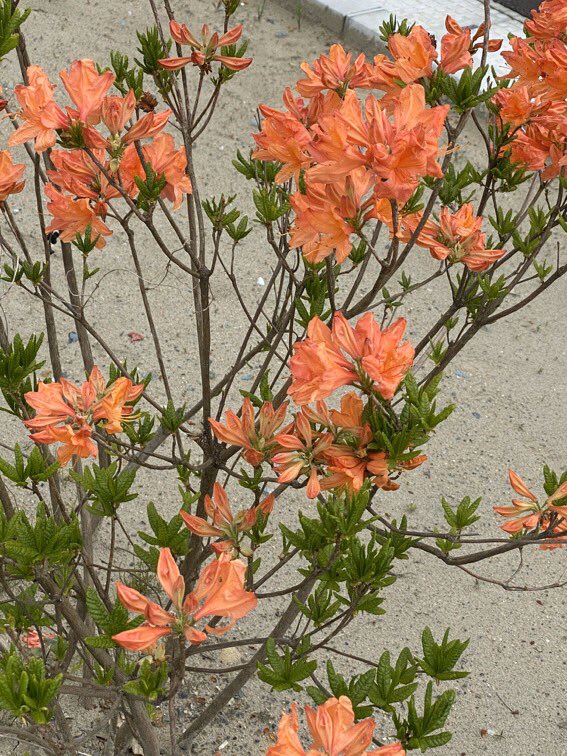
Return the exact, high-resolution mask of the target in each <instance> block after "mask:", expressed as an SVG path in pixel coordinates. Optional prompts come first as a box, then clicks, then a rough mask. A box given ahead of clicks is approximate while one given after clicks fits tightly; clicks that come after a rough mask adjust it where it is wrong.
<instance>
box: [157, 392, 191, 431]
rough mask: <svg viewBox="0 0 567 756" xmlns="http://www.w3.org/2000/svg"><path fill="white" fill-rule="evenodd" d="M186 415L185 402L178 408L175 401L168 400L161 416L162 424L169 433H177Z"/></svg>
mask: <svg viewBox="0 0 567 756" xmlns="http://www.w3.org/2000/svg"><path fill="white" fill-rule="evenodd" d="M184 416H185V404H182V405H181V407H178V408H176V407H175V406H174V404H173V402H172V401H171V400H170V401H168V403H167V405H166V408H165V410H164V411H163V414H162V416H161V417H160V420H159V422H160V425H161V427H162V428H163V429H164V430H166V431H167V432H168V433H172V434H173V433H175V431H177V430H178V429H179V427H180V426H181V425H182V424H183V418H184Z"/></svg>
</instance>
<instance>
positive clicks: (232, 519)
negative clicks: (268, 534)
mask: <svg viewBox="0 0 567 756" xmlns="http://www.w3.org/2000/svg"><path fill="white" fill-rule="evenodd" d="M273 506H274V497H273V496H271V495H270V496H268V497H267V498H266V499H264V501H263V502H261V503H260V504H258V505H256V506H253V507H249V508H248V509H241V510H240V511H239V512H237V514H236V515H233V514H232V511H231V508H230V503H229V501H228V496H227V495H226V491H225V490H224V488H223V487H222V486H221V485H220V484H219V483H215V485H214V488H213V497H212V498H211V497H210V496H208V495H207V496H205V511H206V513H207V515H208V516H209V518H210V519H211V520H212V524H210V523H209V522H207V520H204V519H203V518H202V517H197V516H196V515H191V514H188V513H187V512H185V511H184V510H183V509H182V510H181V511H180V512H179V514H180V515H181V517H182V519H183V521H184V522H185V525H186V526H187V527H188V528H189V530H190V531H191V532H192V533H195V534H196V535H198V536H200V537H201V538H208V537H215V536H218V537H220V538H223V540H222V541H219V542H217V543H214V544H213V545H212V548H213V549H214V550H215V551H216V552H217V553H221V552H223V551H231V552H232V551H238V549H237V548H236V549H235V546H237V544H238V540H239V533H242V532H245V531H247V530H250V528H253V527H254V525H255V524H256V522H257V520H258V516H259V515H260V514H264V515H267V514H269V513H270V512H271V511H272V509H273Z"/></svg>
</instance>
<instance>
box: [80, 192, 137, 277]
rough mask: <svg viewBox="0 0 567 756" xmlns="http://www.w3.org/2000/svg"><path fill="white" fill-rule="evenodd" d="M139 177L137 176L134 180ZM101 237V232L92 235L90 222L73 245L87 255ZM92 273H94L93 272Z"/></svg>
mask: <svg viewBox="0 0 567 756" xmlns="http://www.w3.org/2000/svg"><path fill="white" fill-rule="evenodd" d="M136 180H137V179H136V178H135V179H134V181H136ZM99 239H100V234H97V235H96V236H95V237H94V238H93V235H92V227H91V226H90V224H89V225H88V226H87V227H86V229H85V233H84V234H77V235H76V236H75V239H74V240H73V246H75V247H76V248H77V249H78V250H79V252H80V253H81V254H82V255H84V256H85V257H87V255H89V254H90V253H91V252H92V251H93V249H95V248H96V245H97V242H98V240H99ZM91 275H93V274H92V273H91Z"/></svg>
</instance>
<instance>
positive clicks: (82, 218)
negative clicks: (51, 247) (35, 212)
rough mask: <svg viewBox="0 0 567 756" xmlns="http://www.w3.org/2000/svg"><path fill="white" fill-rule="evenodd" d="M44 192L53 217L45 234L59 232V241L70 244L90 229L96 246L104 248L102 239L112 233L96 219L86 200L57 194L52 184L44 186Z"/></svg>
mask: <svg viewBox="0 0 567 756" xmlns="http://www.w3.org/2000/svg"><path fill="white" fill-rule="evenodd" d="M44 191H45V194H46V195H47V197H48V198H49V202H48V203H47V209H48V210H49V212H50V213H51V215H52V216H53V220H52V221H51V223H50V224H49V225H48V226H47V228H46V229H45V230H46V232H47V233H51V232H52V231H59V233H60V234H61V241H64V242H71V241H74V239H75V238H76V236H77V234H84V233H85V231H86V230H87V228H89V227H90V229H91V237H92V238H93V239H94V238H96V246H97V247H98V248H99V249H102V247H104V246H105V244H106V242H105V241H104V238H103V237H105V236H111V235H112V231H111V230H110V229H109V228H108V226H107V225H106V224H105V223H104V222H103V221H102V220H101V219H100V218H99V217H98V215H97V213H96V212H95V210H94V209H93V208H92V207H91V205H90V203H89V201H88V199H73V197H71V196H68V195H65V194H62V193H61V192H59V191H58V190H57V189H56V188H55V186H54V185H53V184H46V185H45V188H44Z"/></svg>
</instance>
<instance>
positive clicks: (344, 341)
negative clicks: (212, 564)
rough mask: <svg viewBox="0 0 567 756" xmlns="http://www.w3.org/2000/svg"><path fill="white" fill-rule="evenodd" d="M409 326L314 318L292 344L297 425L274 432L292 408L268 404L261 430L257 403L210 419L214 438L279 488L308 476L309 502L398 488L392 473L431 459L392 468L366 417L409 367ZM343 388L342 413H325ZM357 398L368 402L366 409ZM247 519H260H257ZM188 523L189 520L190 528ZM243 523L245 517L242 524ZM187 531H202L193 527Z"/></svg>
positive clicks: (337, 317)
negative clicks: (369, 488) (267, 468)
mask: <svg viewBox="0 0 567 756" xmlns="http://www.w3.org/2000/svg"><path fill="white" fill-rule="evenodd" d="M405 326H406V323H405V320H404V319H403V318H400V319H399V320H397V321H396V322H395V323H393V324H392V325H391V326H389V327H388V328H386V329H384V330H381V329H380V327H379V325H378V323H377V322H376V321H375V319H374V316H373V315H372V313H367V314H366V315H363V316H362V317H361V318H360V319H359V320H358V322H357V323H356V326H355V327H354V328H353V327H352V326H351V325H350V324H349V323H348V321H347V320H346V318H345V317H344V315H342V313H340V312H337V313H336V314H335V316H334V318H333V324H332V328H329V326H327V325H326V324H325V323H323V322H322V321H321V320H320V319H319V318H318V317H315V318H313V319H312V320H311V321H310V322H309V327H308V330H307V338H305V339H304V340H303V341H299V342H297V343H296V344H295V346H294V355H293V357H292V358H291V360H290V370H291V375H292V381H291V385H290V387H289V390H288V393H289V395H290V396H291V398H292V399H293V401H294V403H295V404H296V405H298V407H299V409H298V411H297V412H296V413H295V415H294V418H293V421H292V422H291V423H289V424H288V425H286V426H285V427H284V428H282V429H281V430H279V432H277V431H278V429H280V426H281V425H282V424H283V422H284V420H285V415H286V411H287V405H285V404H282V405H281V406H280V407H279V409H278V410H277V412H276V411H275V410H274V408H273V406H272V404H271V403H270V402H265V403H264V404H263V406H262V408H261V409H260V411H259V413H258V423H257V424H256V422H255V419H254V409H253V406H252V403H251V402H250V400H249V399H245V401H244V405H243V407H242V412H241V416H240V417H238V416H237V415H235V414H234V413H233V412H227V414H226V421H225V423H224V424H223V423H220V422H218V421H216V420H210V423H211V426H212V429H213V432H214V433H215V436H216V437H217V438H218V439H219V440H220V441H224V442H225V443H230V444H234V445H235V446H238V447H240V448H242V449H243V450H244V458H245V459H246V460H247V461H248V462H249V463H250V464H252V465H254V466H259V465H261V464H262V463H263V462H268V463H269V464H270V465H271V466H272V467H273V469H274V471H275V472H276V473H277V475H278V481H279V482H280V483H289V482H291V481H293V480H296V479H297V478H299V477H301V476H306V478H307V488H306V492H307V495H308V496H309V498H315V497H316V496H318V495H319V493H320V492H321V491H322V490H331V489H332V490H345V491H347V492H349V493H356V492H357V491H359V490H360V489H361V488H362V486H363V485H364V483H365V481H367V480H368V481H370V482H371V483H372V484H373V485H375V486H377V487H379V488H382V489H384V490H395V489H396V488H398V484H397V483H395V481H394V480H392V478H391V477H390V475H391V474H392V473H394V472H396V473H397V472H400V471H401V470H408V469H413V468H415V467H417V466H418V465H420V464H421V463H422V462H424V461H425V459H426V457H425V456H424V455H418V454H415V456H413V455H410V456H409V458H408V459H407V460H403V461H397V462H392V461H391V460H390V459H389V458H388V454H387V453H386V452H385V451H383V450H378V449H376V448H375V445H374V433H373V431H372V428H371V425H370V423H369V421H368V418H367V414H368V410H369V408H370V407H371V406H372V405H374V404H375V403H376V402H381V401H389V400H390V399H392V398H393V396H394V394H395V392H396V390H397V388H398V386H399V385H400V382H401V381H402V380H403V378H404V377H405V375H406V374H407V372H408V370H409V369H410V367H411V365H412V362H413V356H414V350H413V347H412V346H411V344H410V343H409V342H407V341H402V336H403V333H404V330H405ZM346 385H352V386H354V387H355V388H356V389H357V391H351V392H349V393H347V394H346V395H344V396H342V398H341V400H340V410H337V409H331V408H330V407H328V406H327V404H326V402H325V401H324V400H325V399H327V398H328V397H329V396H330V395H331V394H333V393H334V392H335V391H336V390H337V389H340V388H341V387H343V386H346ZM360 394H362V395H364V396H366V399H367V402H366V404H365V402H364V401H363V399H362V398H361V395H360ZM312 403H315V406H314V407H312V406H310V405H311V404H312ZM211 506H212V505H211ZM182 516H183V515H182ZM248 516H249V518H250V520H252V519H254V520H255V515H253V514H252V513H250V514H249V515H248ZM189 517H190V516H185V518H184V519H185V520H186V522H187V520H188V518H189ZM227 519H228V518H227V516H226V515H225V517H224V520H225V521H226V520H227ZM245 520H246V517H245V513H242V518H241V522H244V521H245ZM188 526H189V527H190V528H191V530H193V532H198V525H197V524H196V523H194V524H193V527H192V526H191V525H189V523H188ZM200 530H201V533H200V534H202V535H220V534H219V533H218V532H215V533H214V534H213V533H212V529H210V531H211V532H206V533H205V532H204V528H203V526H202V525H201V526H200ZM231 538H232V539H233V536H231Z"/></svg>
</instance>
